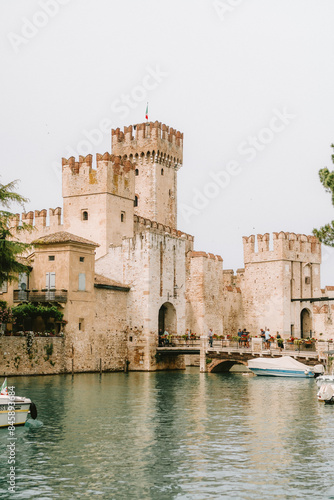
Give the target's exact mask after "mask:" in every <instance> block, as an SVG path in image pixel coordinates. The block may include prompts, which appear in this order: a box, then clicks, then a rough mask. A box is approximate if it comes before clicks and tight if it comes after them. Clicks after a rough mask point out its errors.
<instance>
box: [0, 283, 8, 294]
mask: <svg viewBox="0 0 334 500" xmlns="http://www.w3.org/2000/svg"><path fill="white" fill-rule="evenodd" d="M7 291H8V282H7V281H4V282H3V283H2V285H1V286H0V293H6V292H7Z"/></svg>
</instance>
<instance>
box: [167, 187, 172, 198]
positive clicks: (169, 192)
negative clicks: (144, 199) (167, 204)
mask: <svg viewBox="0 0 334 500" xmlns="http://www.w3.org/2000/svg"><path fill="white" fill-rule="evenodd" d="M168 194H169V197H171V196H172V190H171V189H170V190H169V191H168Z"/></svg>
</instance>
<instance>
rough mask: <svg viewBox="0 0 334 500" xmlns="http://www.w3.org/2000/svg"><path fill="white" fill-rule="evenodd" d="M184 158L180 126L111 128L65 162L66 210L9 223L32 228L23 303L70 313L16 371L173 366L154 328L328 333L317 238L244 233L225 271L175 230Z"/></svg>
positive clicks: (176, 362) (9, 296)
mask: <svg viewBox="0 0 334 500" xmlns="http://www.w3.org/2000/svg"><path fill="white" fill-rule="evenodd" d="M182 162H183V134H182V133H181V132H179V131H176V130H174V129H173V128H170V127H168V126H166V125H163V124H161V123H160V122H155V123H141V124H138V125H135V126H129V127H125V128H124V131H123V132H122V131H121V130H120V129H119V128H117V129H115V130H112V153H111V154H110V153H105V154H103V155H100V154H97V155H96V167H95V168H93V158H92V156H91V155H88V156H86V157H82V156H80V157H79V159H78V161H76V159H75V158H74V157H71V158H69V159H63V160H62V191H63V210H62V209H61V208H59V207H58V208H56V209H49V213H47V211H46V210H41V211H37V210H36V211H35V212H29V213H25V214H22V215H21V216H20V214H17V215H16V216H15V217H14V218H13V220H12V229H13V231H14V232H15V230H16V229H18V228H19V227H20V224H21V221H24V222H28V223H29V224H31V225H32V226H34V231H33V232H32V233H25V234H24V235H23V236H22V235H21V232H20V236H19V237H20V239H21V241H27V242H31V241H33V242H34V250H33V252H31V253H30V255H29V256H27V258H28V263H29V265H30V267H31V272H30V274H29V276H20V279H19V290H23V291H24V292H25V294H26V295H25V296H24V298H25V300H28V301H29V300H32V301H33V300H37V299H36V297H37V296H38V297H40V296H41V295H40V293H39V291H42V290H44V293H46V294H47V297H48V300H51V301H52V300H53V301H54V302H55V303H56V304H57V306H58V307H59V308H61V310H62V311H63V313H64V319H65V320H66V321H67V326H66V336H65V339H62V340H61V341H59V343H58V344H59V345H58V344H57V349H56V354H57V356H58V357H57V356H56V361H55V366H54V368H53V369H52V368H50V366H49V365H48V367H47V368H46V367H45V363H44V364H43V362H42V364H41V365H40V367H38V366H37V367H36V366H34V367H33V366H30V365H29V363H28V362H27V365H26V366H25V368H24V369H25V371H24V373H46V372H50V370H51V372H52V370H53V372H70V371H71V370H72V371H73V370H74V371H97V370H98V369H99V368H100V369H101V364H102V369H104V370H121V369H123V366H124V363H127V364H128V366H129V369H130V370H156V369H165V368H181V367H182V366H183V363H184V359H181V357H175V359H172V358H171V359H170V360H169V361H168V365H166V364H165V363H164V362H160V363H159V364H157V362H156V357H155V354H156V347H157V343H158V332H159V330H163V331H164V330H168V332H169V333H171V334H173V335H182V334H184V333H185V331H186V329H189V330H190V331H192V332H194V333H196V334H197V335H206V334H207V332H208V330H209V328H212V329H213V331H214V332H215V333H217V334H218V335H226V334H234V335H235V334H236V331H237V330H238V328H247V330H248V331H250V333H251V334H252V335H258V334H259V331H260V328H264V327H265V326H267V327H269V328H270V330H271V332H273V333H274V334H275V333H276V332H279V333H280V334H281V336H282V337H285V338H286V337H289V336H290V335H293V336H295V337H308V336H310V335H311V336H312V335H313V336H318V335H322V338H324V339H327V338H330V337H332V336H333V332H334V327H333V325H332V317H331V311H332V310H333V306H332V305H331V304H333V302H331V299H332V298H334V287H327V288H326V289H321V287H320V263H321V246H320V243H319V241H318V240H317V239H316V238H315V237H314V236H305V235H301V234H294V233H284V232H280V233H273V237H272V241H270V235H269V234H264V235H257V239H255V236H254V235H251V236H249V237H244V238H243V246H244V268H243V269H238V270H237V272H236V274H234V272H233V271H232V270H224V269H223V259H222V257H221V256H219V255H213V254H211V253H206V252H198V251H194V237H193V236H191V235H189V234H186V233H184V232H182V231H180V230H179V229H178V228H177V172H178V170H179V168H181V167H182ZM4 285H5V286H3V287H2V294H1V298H2V300H6V301H7V302H8V303H9V304H10V305H15V304H17V303H20V300H21V299H22V295H21V299H20V294H16V295H15V291H14V290H13V286H14V287H17V284H14V285H10V284H4ZM27 290H28V292H30V295H29V296H28V295H27V293H28V292H27ZM38 293H39V295H38ZM34 294H35V295H34ZM34 297H35V299H34ZM2 350H3V351H4V350H5V347H3V346H2V344H1V343H0V358H1V352H2ZM7 351H8V348H7ZM7 366H8V369H9V368H10V366H12V365H11V362H9V364H8V363H7Z"/></svg>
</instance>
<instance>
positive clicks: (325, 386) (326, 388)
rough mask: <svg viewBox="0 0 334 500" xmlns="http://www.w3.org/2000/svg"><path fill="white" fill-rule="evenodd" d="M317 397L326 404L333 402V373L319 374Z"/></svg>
mask: <svg viewBox="0 0 334 500" xmlns="http://www.w3.org/2000/svg"><path fill="white" fill-rule="evenodd" d="M317 386H318V387H319V390H318V392H317V398H318V400H319V401H324V402H325V403H326V404H334V375H321V376H320V377H318V378H317Z"/></svg>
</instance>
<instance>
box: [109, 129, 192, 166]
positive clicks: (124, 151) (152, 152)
mask: <svg viewBox="0 0 334 500" xmlns="http://www.w3.org/2000/svg"><path fill="white" fill-rule="evenodd" d="M111 141H112V152H113V154H115V155H117V156H121V157H122V158H125V159H127V158H128V159H130V160H131V161H135V162H139V161H143V160H144V159H145V160H146V161H147V160H148V159H149V160H150V161H154V162H156V163H161V164H165V165H167V166H173V167H175V168H179V167H180V166H181V165H182V161H183V133H181V132H179V131H178V130H175V129H173V128H172V127H168V126H167V125H165V124H162V123H161V122H158V121H156V122H154V123H153V122H147V123H139V124H137V125H133V126H132V125H130V126H128V127H124V132H122V131H121V130H120V128H117V129H112V131H111Z"/></svg>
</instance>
